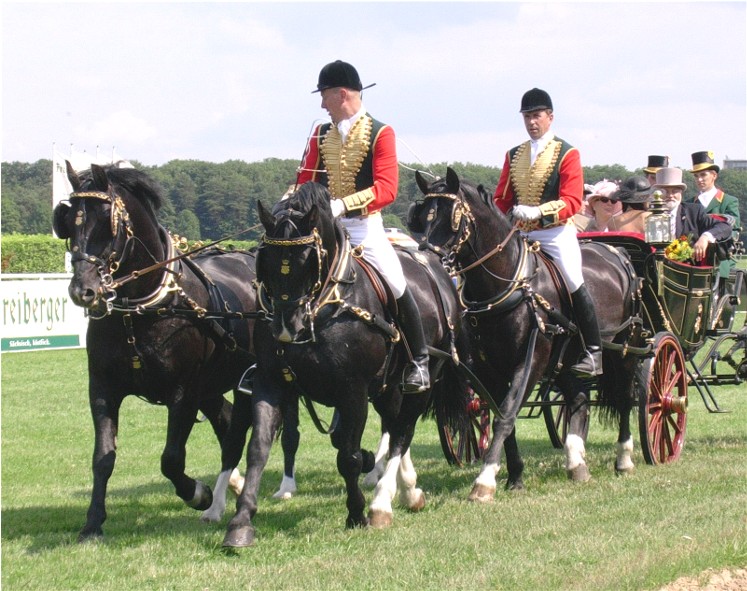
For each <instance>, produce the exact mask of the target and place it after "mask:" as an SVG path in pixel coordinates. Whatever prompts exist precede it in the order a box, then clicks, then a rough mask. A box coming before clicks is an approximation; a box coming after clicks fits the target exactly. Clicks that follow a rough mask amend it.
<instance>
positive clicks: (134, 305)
mask: <svg viewBox="0 0 747 591" xmlns="http://www.w3.org/2000/svg"><path fill="white" fill-rule="evenodd" d="M67 167H68V178H69V179H70V182H71V184H72V187H73V190H74V191H73V193H72V194H71V195H70V199H69V202H62V203H60V204H59V205H57V207H56V208H55V211H54V228H55V232H56V233H57V235H58V236H59V237H60V238H63V239H67V241H68V248H69V250H70V252H71V253H72V264H73V277H72V279H71V281H70V286H69V292H70V297H71V298H72V300H73V302H74V303H75V304H77V305H79V306H82V307H83V308H85V309H86V310H87V313H88V316H89V323H88V332H87V337H86V341H87V342H86V348H87V352H88V376H89V402H90V408H91V414H92V416H93V424H94V430H95V438H96V439H95V447H94V452H93V491H92V495H91V504H90V507H89V509H88V517H87V521H86V524H85V526H84V527H83V529H82V530H81V532H80V536H79V539H80V540H85V539H87V538H93V537H100V536H102V535H103V530H102V525H103V523H104V520H105V519H106V508H105V502H106V488H107V483H108V481H109V478H110V476H111V474H112V471H113V470H114V462H115V458H116V440H117V430H118V424H119V411H120V406H121V403H122V400H123V399H124V397H125V396H127V395H130V394H134V395H137V396H139V397H141V398H143V399H145V400H147V401H148V402H151V403H154V404H162V405H165V406H166V407H167V408H168V429H167V437H166V445H165V448H164V450H163V454H162V455H161V471H162V472H163V474H164V476H166V477H167V478H168V479H169V480H171V482H172V483H173V484H174V487H175V488H176V494H177V495H178V496H179V497H181V498H182V499H183V500H184V502H185V503H186V504H187V505H189V506H190V507H193V508H195V509H207V508H208V506H210V503H211V502H212V493H211V490H210V487H209V486H207V485H205V484H203V483H202V482H200V481H197V480H194V479H193V478H191V477H189V476H187V474H185V459H186V444H187V439H188V437H189V435H190V432H191V431H192V427H193V425H194V424H195V421H196V418H197V414H198V412H201V413H203V414H204V416H205V417H207V419H208V420H209V421H210V424H211V425H212V428H213V430H214V431H215V435H216V437H217V438H218V441H219V442H222V441H223V438H224V435H225V434H226V432H227V430H228V427H229V422H230V417H231V410H232V405H231V403H230V402H229V401H228V400H226V398H225V397H224V393H225V392H227V391H229V390H231V389H232V388H234V387H235V386H236V384H237V383H238V382H239V379H240V377H241V375H242V372H243V371H244V370H245V369H246V368H247V367H249V366H250V365H251V364H252V363H253V362H254V360H255V358H254V353H253V347H252V344H251V331H252V325H253V322H254V321H253V319H252V316H253V311H254V310H255V307H256V306H255V303H256V291H255V289H254V288H253V286H252V284H251V281H252V279H253V278H254V276H255V257H254V254H253V253H249V252H244V251H235V252H226V251H223V250H220V249H218V248H216V247H211V248H209V249H204V250H202V251H201V252H199V253H196V254H191V255H189V256H184V255H180V254H179V253H178V252H177V251H176V250H175V245H174V241H175V239H174V238H172V236H171V235H170V234H169V233H168V232H167V231H166V230H165V229H164V228H163V227H162V226H161V225H160V224H159V223H158V221H157V219H156V210H158V208H159V207H160V204H161V194H160V189H159V187H158V185H157V184H156V183H155V182H154V181H153V180H152V179H151V178H149V177H148V176H147V175H146V174H145V173H143V172H141V171H139V170H136V169H134V168H131V167H127V168H121V167H119V166H117V165H110V166H105V167H100V166H97V165H92V166H91V169H90V171H84V172H83V173H81V174H80V176H79V175H77V174H76V173H75V171H74V170H73V169H72V167H71V166H70V164H69V163H68V164H67ZM249 420H251V418H250V417H249ZM228 451H229V450H225V449H224V450H223V453H227V452H228ZM242 451H243V447H240V448H239V449H238V452H232V453H230V455H231V456H236V455H237V454H238V457H240V456H241V453H242ZM234 476H235V478H234V480H232V486H233V488H234V490H236V492H237V493H238V492H239V491H240V490H241V485H242V483H241V480H242V479H241V477H240V475H239V474H238V471H237V472H236V473H235V474H234Z"/></svg>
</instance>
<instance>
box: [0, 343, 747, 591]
mask: <svg viewBox="0 0 747 591" xmlns="http://www.w3.org/2000/svg"><path fill="white" fill-rule="evenodd" d="M86 383H87V374H86V360H85V353H84V352H83V351H57V352H55V351H47V352H34V353H12V354H4V355H3V356H2V586H3V589H4V590H9V591H13V590H17V589H43V590H50V589H59V590H67V589H91V590H93V589H96V590H108V589H111V590H117V591H119V590H121V589H148V590H158V589H164V590H166V589H179V590H186V589H190V590H191V589H195V590H197V589H200V590H205V589H210V590H216V591H217V590H224V589H258V590H259V589H261V590H268V589H332V590H337V589H339V590H358V589H413V590H415V589H418V590H430V589H433V590H442V589H449V590H455V589H465V590H466V589H470V590H474V589H512V590H524V589H525V590H528V591H529V590H531V591H535V590H537V589H548V590H555V589H562V590H571V589H578V590H589V589H595V590H608V589H609V590H615V591H616V590H644V589H656V588H658V587H660V586H661V585H663V584H665V583H667V582H669V581H672V580H674V579H676V578H677V577H679V576H684V575H694V574H696V573H699V572H701V571H703V570H704V569H706V568H709V567H712V568H714V569H717V570H718V569H721V568H724V567H737V566H742V567H744V566H745V565H747V511H746V509H745V508H746V507H747V391H746V390H747V388H746V387H745V385H744V384H742V385H741V386H721V387H718V388H717V389H716V390H715V392H716V394H717V396H718V398H719V402H720V404H721V405H722V406H723V407H725V408H727V409H730V410H731V411H732V412H730V413H727V414H719V415H716V414H709V413H707V412H706V411H705V409H704V407H703V404H702V403H701V401H700V399H699V398H698V397H697V394H696V393H695V391H694V390H693V389H691V391H690V394H691V402H690V411H689V420H688V430H687V437H686V443H685V449H684V451H683V454H682V457H681V459H680V460H679V462H677V463H675V464H672V465H666V466H647V465H646V464H645V463H644V462H643V458H642V456H641V453H640V449H638V442H637V434H636V453H635V456H634V460H635V461H636V462H637V468H638V469H637V470H636V472H635V473H634V474H632V475H631V476H629V477H623V478H620V477H616V476H615V475H614V472H613V469H612V463H613V461H614V446H613V443H614V439H615V436H616V433H615V432H614V431H612V430H610V429H605V428H603V427H602V426H601V425H600V424H599V423H598V422H596V421H594V422H593V423H592V425H591V428H590V432H589V439H588V445H587V461H588V462H589V466H590V469H591V472H592V477H593V478H592V480H591V481H590V482H588V483H586V484H574V483H571V482H569V481H568V480H567V479H566V477H565V473H564V470H563V457H562V454H561V452H560V451H558V450H555V449H553V448H552V447H551V446H550V443H549V440H548V437H547V433H546V431H545V427H544V423H543V422H542V420H541V419H540V420H531V419H523V420H521V421H520V422H519V423H518V427H517V429H518V439H519V444H520V446H521V451H522V453H523V456H524V460H525V462H526V472H525V484H526V490H525V491H524V492H522V493H519V494H509V493H506V492H504V491H502V490H501V491H499V492H498V494H497V495H496V500H495V502H494V503H492V504H489V505H476V504H472V503H469V502H468V501H466V497H467V494H468V493H469V490H470V488H471V484H472V481H473V479H474V478H475V476H476V475H477V472H478V468H477V466H466V467H463V468H456V467H452V466H449V465H448V464H447V463H446V461H445V460H444V458H443V455H442V453H441V450H440V446H439V442H438V434H437V431H436V425H435V423H434V422H432V421H427V422H422V423H420V424H419V425H418V431H417V433H416V437H415V443H414V445H413V453H412V455H413V460H414V462H415V466H416V468H417V469H418V470H419V485H420V486H421V487H422V488H423V489H424V490H425V492H426V495H427V499H428V504H427V506H426V508H425V509H424V510H423V511H422V512H421V513H419V514H410V513H408V512H406V511H405V510H403V509H401V508H399V507H398V506H395V515H394V525H393V526H392V527H391V528H389V529H387V530H353V531H350V530H346V529H345V528H344V520H345V515H346V510H345V499H344V491H343V484H342V480H341V478H340V477H339V475H338V474H337V471H336V468H335V456H334V450H333V449H332V448H331V446H330V444H329V441H328V439H327V438H326V437H323V436H322V435H320V434H318V433H317V432H316V431H315V430H314V428H313V426H312V425H311V422H310V421H309V420H308V416H307V415H306V414H305V413H303V414H302V420H303V423H302V428H301V430H302V441H301V450H300V453H299V458H298V467H297V470H298V481H299V487H300V490H299V493H298V495H297V496H296V497H295V498H293V499H292V500H290V501H285V502H282V501H276V500H274V499H271V498H270V496H271V494H272V492H273V491H274V490H275V488H276V487H277V485H278V484H279V482H280V478H281V466H282V454H281V451H280V447H279V446H276V447H275V449H274V450H273V454H272V456H271V458H270V463H269V465H268V468H267V470H266V472H265V478H264V480H263V486H262V490H261V497H260V506H259V512H258V514H257V517H256V520H255V523H256V527H257V531H258V540H257V543H256V545H255V546H254V547H252V548H249V549H246V550H242V551H238V552H234V551H231V552H224V551H223V550H222V548H221V542H222V540H223V535H224V533H225V527H226V523H227V520H228V519H229V518H230V515H231V513H232V509H233V498H231V499H229V512H228V513H229V514H228V515H227V516H226V517H224V519H223V521H222V523H220V524H212V525H207V524H203V523H201V522H200V521H199V513H198V512H196V511H194V510H192V509H189V508H187V507H185V506H184V504H183V503H182V502H181V501H180V500H179V499H178V498H177V497H176V496H175V495H174V493H173V487H172V486H171V484H170V483H169V482H168V481H167V480H165V479H164V478H163V477H162V476H161V474H160V469H159V465H160V464H159V456H160V452H161V448H162V446H163V442H164V437H165V415H166V412H165V409H163V408H161V407H154V406H149V405H147V404H146V403H144V402H142V401H140V400H138V399H135V398H129V399H127V400H126V402H125V404H124V407H123V410H122V413H121V427H120V432H119V451H118V458H117V465H116V469H115V471H114V475H113V477H112V479H111V481H110V485H109V495H108V515H109V517H108V520H107V521H106V523H105V524H104V532H105V540H104V542H103V543H89V544H82V545H81V544H77V542H76V540H77V534H78V531H79V529H80V528H81V526H82V525H83V523H84V521H85V513H86V509H87V506H88V501H89V495H90V485H91V471H90V458H91V453H92V450H93V429H92V423H91V418H90V414H89V410H88V400H87V387H86ZM377 432H378V422H377V421H376V419H375V417H374V415H373V413H372V420H371V421H370V423H369V427H368V429H367V432H366V436H365V437H366V439H365V445H366V446H367V447H369V448H373V447H374V445H375V443H376V438H377ZM219 463H220V453H219V449H218V445H217V443H216V442H215V439H214V437H213V435H212V431H211V429H210V427H209V426H208V425H206V424H201V425H197V426H196V427H195V430H194V432H193V435H192V438H191V440H190V443H189V447H188V458H187V465H188V470H189V472H190V473H191V474H192V475H193V476H196V477H199V478H201V479H203V480H205V481H206V482H208V483H210V484H211V485H212V484H213V483H214V481H215V476H216V475H217V471H218V469H219ZM504 476H505V469H504V470H502V473H501V478H503V477H504ZM370 496H371V493H370V491H367V497H368V499H369V500H370Z"/></svg>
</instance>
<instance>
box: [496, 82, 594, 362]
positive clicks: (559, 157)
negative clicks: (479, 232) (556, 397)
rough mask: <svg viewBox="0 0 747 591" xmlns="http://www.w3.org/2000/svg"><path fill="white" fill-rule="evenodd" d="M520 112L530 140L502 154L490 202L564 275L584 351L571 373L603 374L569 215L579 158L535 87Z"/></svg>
mask: <svg viewBox="0 0 747 591" xmlns="http://www.w3.org/2000/svg"><path fill="white" fill-rule="evenodd" d="M520 112H521V115H522V117H523V119H524V127H525V128H526V130H527V133H528V134H529V138H530V139H529V141H526V142H524V143H523V144H520V145H518V146H516V147H514V148H512V149H511V150H509V151H508V152H506V157H505V161H504V164H503V169H502V170H501V176H500V179H499V180H498V186H497V187H496V190H495V195H494V196H493V201H494V203H495V205H496V207H498V209H500V210H501V211H502V212H503V213H504V214H506V215H510V216H511V217H512V218H513V220H514V222H515V223H516V225H517V226H518V227H519V229H520V230H521V231H522V233H524V234H525V235H526V236H527V238H528V240H529V241H532V242H533V241H536V242H539V243H540V245H541V248H542V250H544V251H545V252H547V253H548V254H550V255H551V256H552V257H553V259H554V261H555V263H556V264H557V266H558V268H559V269H560V272H561V273H562V274H563V277H564V278H565V281H566V283H567V285H568V289H569V290H570V292H571V299H572V301H573V314H574V317H575V320H576V324H577V325H578V327H579V332H580V333H581V337H582V340H583V343H584V348H585V350H584V353H583V355H582V356H581V357H580V359H579V360H578V362H577V363H576V364H574V365H573V366H572V367H571V371H573V372H574V373H576V374H577V375H581V376H596V375H600V374H601V373H602V337H601V335H600V333H599V324H598V322H597V315H596V311H595V310H594V302H593V301H592V299H591V296H590V295H589V292H588V290H587V288H586V285H585V284H584V277H583V273H582V265H581V249H580V247H579V244H578V238H577V236H576V226H575V224H574V221H573V217H574V215H575V214H576V213H578V211H579V209H580V208H581V204H582V200H583V191H584V179H583V169H582V168H581V157H580V156H579V152H578V150H577V149H576V148H574V147H573V146H571V145H570V144H569V143H568V142H566V141H565V140H562V139H560V138H558V137H555V134H554V133H553V132H552V131H551V130H550V126H551V125H552V122H553V118H554V115H553V104H552V100H551V98H550V95H549V94H548V93H547V92H545V91H544V90H541V89H539V88H533V89H531V90H528V91H527V92H525V93H524V96H523V97H522V99H521V108H520Z"/></svg>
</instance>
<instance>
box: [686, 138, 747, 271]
mask: <svg viewBox="0 0 747 591" xmlns="http://www.w3.org/2000/svg"><path fill="white" fill-rule="evenodd" d="M692 161H693V167H692V170H691V171H690V172H691V173H692V175H693V176H694V177H695V186H696V187H697V189H698V192H699V194H698V196H697V197H696V198H695V200H694V201H695V202H696V203H700V204H701V205H702V206H703V207H704V208H705V210H706V213H708V214H716V215H722V216H729V218H730V219H729V222H730V223H731V224H732V227H733V228H740V227H741V222H740V219H739V200H738V199H737V198H736V197H734V196H732V195H727V194H726V193H724V192H723V191H722V190H721V189H719V188H718V187H716V179H717V178H718V173H719V171H720V170H721V169H720V168H719V167H718V165H717V164H716V163H715V162H714V159H713V152H695V153H694V154H693V155H692ZM734 264H735V263H734V261H733V260H731V259H730V260H728V261H721V264H720V265H719V277H720V278H721V279H722V282H721V283H722V284H723V282H724V281H726V278H727V277H729V271H730V270H731V268H732V267H734Z"/></svg>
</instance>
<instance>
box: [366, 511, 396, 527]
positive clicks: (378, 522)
mask: <svg viewBox="0 0 747 591" xmlns="http://www.w3.org/2000/svg"><path fill="white" fill-rule="evenodd" d="M392 520H393V515H392V514H391V513H387V512H385V511H380V510H373V511H369V512H368V523H369V524H370V525H371V527H375V528H377V529H383V528H385V527H389V526H390V525H392Z"/></svg>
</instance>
